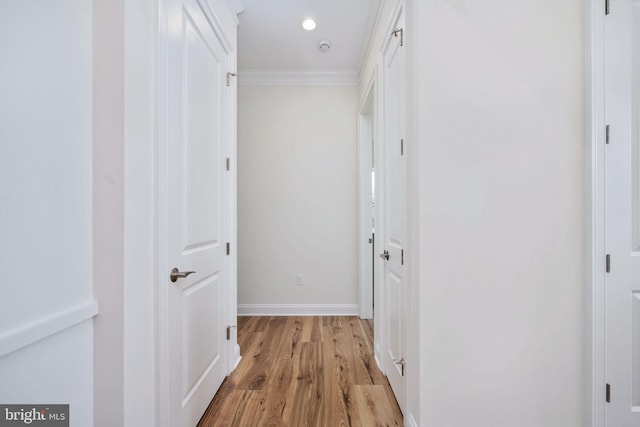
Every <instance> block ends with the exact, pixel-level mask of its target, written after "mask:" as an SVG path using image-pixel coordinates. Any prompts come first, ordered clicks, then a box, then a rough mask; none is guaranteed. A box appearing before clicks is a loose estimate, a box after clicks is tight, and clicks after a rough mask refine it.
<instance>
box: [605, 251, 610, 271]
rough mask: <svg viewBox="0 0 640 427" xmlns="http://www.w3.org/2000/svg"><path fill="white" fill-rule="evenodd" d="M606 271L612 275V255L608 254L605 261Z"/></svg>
mask: <svg viewBox="0 0 640 427" xmlns="http://www.w3.org/2000/svg"><path fill="white" fill-rule="evenodd" d="M605 271H606V272H607V273H611V255H609V254H607V257H606V261H605Z"/></svg>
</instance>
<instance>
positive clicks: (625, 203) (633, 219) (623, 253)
mask: <svg viewBox="0 0 640 427" xmlns="http://www.w3.org/2000/svg"><path fill="white" fill-rule="evenodd" d="M605 64H606V65H605V99H606V100H605V116H606V122H607V124H608V125H609V130H608V133H609V144H608V145H607V148H606V160H605V174H606V178H605V179H606V184H605V185H606V187H605V203H606V219H605V221H606V226H605V227H606V237H605V245H606V251H607V254H609V256H610V262H609V265H610V267H609V269H608V270H609V272H608V273H606V330H605V336H606V338H605V339H606V382H607V384H608V385H609V387H610V389H609V402H608V403H607V407H606V419H607V426H610V427H626V426H639V425H640V127H639V124H640V123H639V119H640V0H611V4H610V13H609V15H608V16H607V17H606V20H605Z"/></svg>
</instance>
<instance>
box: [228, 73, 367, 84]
mask: <svg viewBox="0 0 640 427" xmlns="http://www.w3.org/2000/svg"><path fill="white" fill-rule="evenodd" d="M358 79H359V77H358V73H357V71H355V70H239V71H238V86H357V85H358Z"/></svg>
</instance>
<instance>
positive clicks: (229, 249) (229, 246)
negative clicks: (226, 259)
mask: <svg viewBox="0 0 640 427" xmlns="http://www.w3.org/2000/svg"><path fill="white" fill-rule="evenodd" d="M229 254H231V243H229V242H227V255H229Z"/></svg>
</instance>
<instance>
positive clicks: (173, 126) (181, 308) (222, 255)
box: [159, 0, 231, 427]
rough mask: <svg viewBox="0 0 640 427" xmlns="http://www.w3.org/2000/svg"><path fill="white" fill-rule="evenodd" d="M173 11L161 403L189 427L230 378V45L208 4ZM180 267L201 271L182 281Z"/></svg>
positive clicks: (177, 1)
mask: <svg viewBox="0 0 640 427" xmlns="http://www.w3.org/2000/svg"><path fill="white" fill-rule="evenodd" d="M165 6H166V10H165V11H166V15H165V19H166V25H167V33H166V38H167V47H166V58H167V62H166V64H167V72H166V76H165V78H166V82H167V89H166V100H165V101H164V102H163V101H162V100H161V102H160V106H161V120H162V113H163V111H162V108H165V109H166V110H165V111H164V113H165V114H166V117H164V121H165V122H166V123H164V126H165V127H164V129H165V131H166V160H165V162H164V164H163V162H161V166H160V167H161V170H160V176H161V178H164V179H165V180H166V181H164V182H166V193H165V192H163V187H162V185H161V188H160V192H161V194H160V197H161V199H163V200H164V204H165V205H166V209H167V211H166V231H164V233H161V237H160V238H161V240H162V236H166V258H164V257H162V256H161V257H160V259H161V261H160V266H161V268H162V267H164V268H165V269H166V270H165V271H164V274H162V273H161V277H160V281H159V286H164V287H166V292H167V293H166V294H165V295H166V299H165V300H164V302H161V304H160V314H159V315H160V317H161V319H160V326H161V330H162V331H166V335H165V336H162V335H161V339H160V343H161V351H160V358H161V361H160V363H161V367H165V368H166V370H167V371H166V372H165V373H164V375H165V378H166V382H165V384H164V385H165V386H166V387H167V390H166V391H164V392H161V393H164V395H163V397H162V398H161V399H162V400H165V399H166V400H165V401H166V402H167V406H168V407H167V408H166V413H165V414H164V416H163V417H162V418H163V419H167V420H168V425H169V426H172V427H173V426H175V427H182V426H184V427H187V426H193V425H195V424H196V423H197V422H198V420H199V419H200V417H201V416H202V414H203V413H204V411H205V409H206V407H207V405H208V404H209V402H210V401H211V399H212V398H213V396H214V394H215V392H216V390H217V389H218V387H219V385H220V384H221V383H222V381H223V379H224V377H225V376H226V374H227V372H228V363H227V357H228V354H229V349H228V346H227V341H226V334H225V328H226V326H227V322H226V319H227V318H226V302H227V298H228V295H227V289H228V267H227V254H226V242H227V241H228V238H229V236H228V234H229V233H228V221H229V218H228V213H229V209H228V203H229V202H228V185H229V177H228V174H227V172H226V168H225V163H226V157H227V155H228V154H227V151H228V149H229V148H228V139H229V129H228V123H229V117H228V116H227V115H228V114H231V112H230V111H229V102H228V98H227V97H228V91H227V82H226V79H227V72H228V65H229V64H228V63H229V57H230V48H229V46H228V45H227V44H226V41H225V37H224V35H223V34H222V32H221V29H220V28H218V27H217V26H216V25H214V24H213V23H215V22H216V20H215V19H212V17H213V14H212V11H211V9H209V6H208V3H205V2H204V1H198V0H167V2H166V3H165ZM161 157H162V156H161ZM163 166H166V171H163V170H162V168H163ZM165 173H166V176H163V175H165ZM161 218H162V216H161ZM161 223H162V222H161ZM161 226H162V225H161ZM162 247H163V246H162V241H161V248H162ZM163 259H166V261H165V262H163V261H162V260H163ZM174 267H175V268H177V269H178V270H180V271H181V272H187V271H194V272H195V273H193V274H190V275H189V276H187V277H185V278H180V279H178V280H177V281H176V282H175V283H174V282H171V281H170V279H169V275H170V270H171V269H172V268H174ZM161 377H162V374H161ZM165 417H166V418H165Z"/></svg>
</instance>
